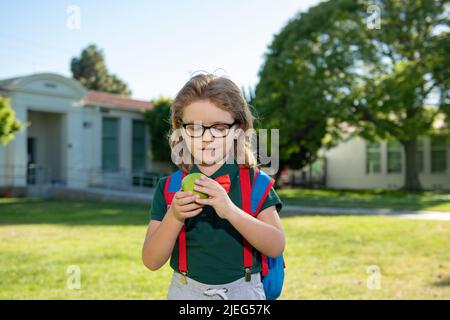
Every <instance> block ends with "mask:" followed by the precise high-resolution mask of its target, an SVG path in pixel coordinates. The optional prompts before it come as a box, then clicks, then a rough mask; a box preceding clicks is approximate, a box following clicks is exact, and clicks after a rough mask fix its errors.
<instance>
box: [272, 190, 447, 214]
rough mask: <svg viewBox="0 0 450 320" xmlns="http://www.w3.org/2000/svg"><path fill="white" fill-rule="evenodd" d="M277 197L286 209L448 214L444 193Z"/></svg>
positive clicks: (294, 192) (296, 193)
mask: <svg viewBox="0 0 450 320" xmlns="http://www.w3.org/2000/svg"><path fill="white" fill-rule="evenodd" d="M277 193H278V195H279V196H280V197H281V199H282V201H283V203H285V204H290V205H301V206H311V207H336V208H369V209H371V208H373V209H395V210H423V211H441V212H450V192H448V191H447V192H444V191H442V192H438V191H417V192H406V191H401V190H395V191H393V190H381V189H373V190H321V189H279V190H277Z"/></svg>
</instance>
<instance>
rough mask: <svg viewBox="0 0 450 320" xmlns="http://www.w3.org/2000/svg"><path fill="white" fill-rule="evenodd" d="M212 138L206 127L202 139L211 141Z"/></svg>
mask: <svg viewBox="0 0 450 320" xmlns="http://www.w3.org/2000/svg"><path fill="white" fill-rule="evenodd" d="M212 140H214V136H213V135H212V134H211V131H210V130H209V129H206V130H205V132H204V133H203V141H212Z"/></svg>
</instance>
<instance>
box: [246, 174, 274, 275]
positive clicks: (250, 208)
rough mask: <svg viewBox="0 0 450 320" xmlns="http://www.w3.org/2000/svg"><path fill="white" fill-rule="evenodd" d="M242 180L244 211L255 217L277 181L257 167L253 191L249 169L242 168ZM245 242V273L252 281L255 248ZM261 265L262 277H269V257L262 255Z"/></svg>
mask: <svg viewBox="0 0 450 320" xmlns="http://www.w3.org/2000/svg"><path fill="white" fill-rule="evenodd" d="M240 170H241V171H240V174H241V175H240V180H241V193H242V210H243V211H245V212H247V213H248V214H250V215H251V216H253V217H255V216H256V215H257V214H258V213H259V211H260V210H261V207H262V205H263V203H264V200H265V199H266V198H267V195H268V194H269V192H270V189H271V188H272V186H273V184H274V183H275V180H274V179H273V178H271V177H270V176H269V175H267V174H266V173H265V172H264V171H262V170H259V169H258V167H255V170H254V171H255V173H254V178H253V182H252V186H251V189H250V190H249V189H248V185H249V184H250V179H249V178H250V176H249V171H250V170H249V169H248V168H243V167H241V169H240ZM243 242H244V272H245V275H246V280H247V279H248V281H249V280H250V277H251V267H252V265H253V247H252V246H251V245H250V243H249V242H248V241H247V240H245V239H243ZM261 263H262V270H261V272H262V276H265V275H267V273H268V272H269V266H268V263H267V256H265V255H263V254H262V253H261Z"/></svg>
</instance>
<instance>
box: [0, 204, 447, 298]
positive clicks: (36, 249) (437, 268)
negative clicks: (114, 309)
mask: <svg viewBox="0 0 450 320" xmlns="http://www.w3.org/2000/svg"><path fill="white" fill-rule="evenodd" d="M148 210H149V207H148V206H146V205H139V204H127V203H116V202H100V201H97V202H96V201H74V200H67V201H62V200H45V201H44V200H30V199H28V200H25V199H15V200H10V199H8V200H7V199H0V299H165V297H166V292H167V286H168V283H169V280H170V276H171V272H172V271H171V269H170V267H169V266H168V264H166V265H165V266H164V267H163V268H162V269H160V270H158V271H157V272H151V271H149V270H147V269H146V268H145V267H144V266H143V265H142V262H141V257H140V254H141V246H142V241H143V239H144V236H145V232H146V224H147V222H148ZM282 223H283V226H284V229H285V233H286V238H287V247H286V252H285V259H286V281H285V287H284V289H283V294H282V296H281V299H419V298H421V299H422V298H423V299H448V298H450V250H448V248H449V247H450V238H449V236H448V235H449V234H450V222H448V221H417V220H405V219H401V218H397V217H380V216H308V215H301V216H291V215H290V216H289V217H285V218H283V219H282ZM71 265H76V266H78V267H79V268H80V270H81V289H80V290H69V289H68V288H67V281H68V279H69V280H70V275H69V276H68V275H67V274H66V272H67V268H68V267H69V266H71ZM369 266H377V268H379V270H380V274H381V288H380V289H379V290H371V289H368V288H367V285H366V281H367V279H368V277H369V274H368V273H367V268H368V267H369Z"/></svg>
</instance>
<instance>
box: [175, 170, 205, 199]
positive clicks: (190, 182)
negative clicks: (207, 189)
mask: <svg viewBox="0 0 450 320" xmlns="http://www.w3.org/2000/svg"><path fill="white" fill-rule="evenodd" d="M201 176H205V175H204V174H202V173H200V172H196V173H191V174H188V175H187V176H185V177H184V178H183V181H181V190H182V191H192V193H193V194H198V195H199V196H200V198H201V199H206V198H208V195H207V194H205V193H203V192H199V191H197V190H194V186H195V183H194V181H195V180H198V179H200V177H201ZM205 177H206V176H205Z"/></svg>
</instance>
